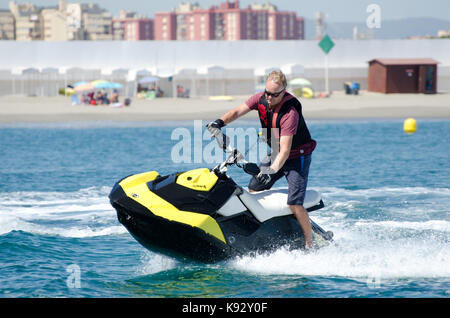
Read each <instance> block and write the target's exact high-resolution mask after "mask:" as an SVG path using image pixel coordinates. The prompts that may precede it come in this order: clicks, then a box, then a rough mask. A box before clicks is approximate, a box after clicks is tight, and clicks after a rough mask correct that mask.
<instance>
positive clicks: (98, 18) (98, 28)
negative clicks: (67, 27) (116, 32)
mask: <svg viewBox="0 0 450 318" xmlns="http://www.w3.org/2000/svg"><path fill="white" fill-rule="evenodd" d="M81 12H82V14H81V25H82V28H83V31H84V40H94V41H98V40H112V39H113V36H112V15H111V13H110V12H108V11H107V10H105V9H102V8H100V7H99V6H98V5H97V4H93V3H89V4H81Z"/></svg>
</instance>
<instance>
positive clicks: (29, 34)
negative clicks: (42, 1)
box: [9, 1, 42, 41]
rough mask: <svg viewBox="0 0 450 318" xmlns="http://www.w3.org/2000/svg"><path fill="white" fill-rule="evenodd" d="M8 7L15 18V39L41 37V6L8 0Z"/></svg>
mask: <svg viewBox="0 0 450 318" xmlns="http://www.w3.org/2000/svg"><path fill="white" fill-rule="evenodd" d="M9 9H10V11H11V13H12V15H13V16H14V19H15V29H16V41H33V40H41V39H42V17H41V15H40V10H41V8H39V7H36V6H35V5H33V4H29V3H24V4H16V3H15V2H14V1H10V2H9Z"/></svg>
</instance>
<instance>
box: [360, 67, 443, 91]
mask: <svg viewBox="0 0 450 318" xmlns="http://www.w3.org/2000/svg"><path fill="white" fill-rule="evenodd" d="M438 63H439V62H438V61H436V60H434V59H431V58H418V59H391V58H389V59H384V58H378V59H373V60H371V61H369V75H368V81H367V82H368V83H367V86H368V87H367V89H368V91H370V92H379V93H385V94H388V93H425V94H434V93H436V92H437V64H438Z"/></svg>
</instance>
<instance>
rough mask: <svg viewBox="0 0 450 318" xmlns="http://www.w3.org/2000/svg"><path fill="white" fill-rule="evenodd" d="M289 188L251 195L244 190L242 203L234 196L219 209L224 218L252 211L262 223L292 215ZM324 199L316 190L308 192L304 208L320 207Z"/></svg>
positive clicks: (241, 197)
mask: <svg viewBox="0 0 450 318" xmlns="http://www.w3.org/2000/svg"><path fill="white" fill-rule="evenodd" d="M287 196H288V189H287V188H279V189H271V190H265V191H261V192H254V193H250V192H248V191H247V190H246V189H242V193H241V194H240V195H239V198H240V200H241V201H242V203H244V204H245V206H244V205H242V203H241V202H240V201H239V199H237V198H236V197H235V196H232V198H231V199H230V200H228V202H227V203H225V205H224V206H223V207H222V208H221V209H219V211H218V212H219V213H220V214H222V215H224V216H229V215H232V214H234V213H236V212H242V211H245V210H246V207H247V208H248V209H249V210H251V212H252V213H253V215H254V216H255V217H256V219H258V221H260V222H264V221H266V220H268V219H270V218H273V217H277V216H283V215H289V214H292V211H291V209H289V206H288V205H287ZM321 201H322V199H321V197H320V194H319V192H317V191H314V190H306V194H305V200H304V203H303V206H304V207H305V209H310V208H313V207H315V206H320V205H321V204H322V203H321Z"/></svg>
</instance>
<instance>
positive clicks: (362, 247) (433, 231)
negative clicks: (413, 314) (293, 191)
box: [0, 186, 450, 281]
mask: <svg viewBox="0 0 450 318" xmlns="http://www.w3.org/2000/svg"><path fill="white" fill-rule="evenodd" d="M110 190H111V188H110V187H106V186H104V187H90V188H85V189H80V190H78V191H74V192H10V193H7V192H4V193H0V235H4V234H7V233H9V232H11V231H25V232H30V233H33V234H41V235H56V236H62V237H73V238H86V237H95V236H107V235H122V234H124V233H127V231H126V229H125V228H124V227H123V226H122V225H121V224H120V223H119V222H118V221H117V217H116V213H115V210H114V209H113V208H112V206H111V205H110V204H109V200H108V194H109V192H110ZM316 190H318V191H320V192H321V193H322V197H323V199H324V201H325V208H324V209H321V210H318V211H314V212H312V213H311V215H310V216H311V219H313V220H314V221H315V222H316V223H318V224H319V225H320V226H322V227H323V228H324V229H326V230H331V231H333V232H334V240H335V242H334V243H333V244H331V245H330V246H327V247H324V248H322V249H320V250H318V251H315V252H312V253H304V252H302V251H289V250H287V249H279V250H277V251H276V252H274V253H271V254H261V255H256V256H245V257H242V258H237V259H234V260H231V261H228V262H227V263H226V266H227V267H231V268H234V269H238V270H241V271H245V272H251V273H258V274H268V275H271V274H286V275H304V276H307V275H320V276H330V277H352V278H356V279H363V280H364V279H378V280H380V279H381V280H382V281H383V280H390V279H392V278H399V277H400V278H401V277H405V278H407V277H437V278H445V277H450V267H449V266H448V264H449V263H450V248H449V247H450V246H449V245H450V219H449V217H448V216H449V213H448V212H449V206H450V189H446V188H425V187H423V188H421V187H418V188H417V187H416V188H412V187H403V188H392V187H382V188H375V189H343V188H331V187H322V188H316ZM155 255H156V254H153V253H149V252H146V253H145V254H144V256H143V258H142V260H141V264H139V266H138V268H137V269H136V272H137V273H138V274H149V273H155V272H159V271H164V270H168V269H172V268H174V267H177V266H180V265H179V263H178V262H177V261H174V260H172V259H169V258H167V257H163V256H155Z"/></svg>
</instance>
